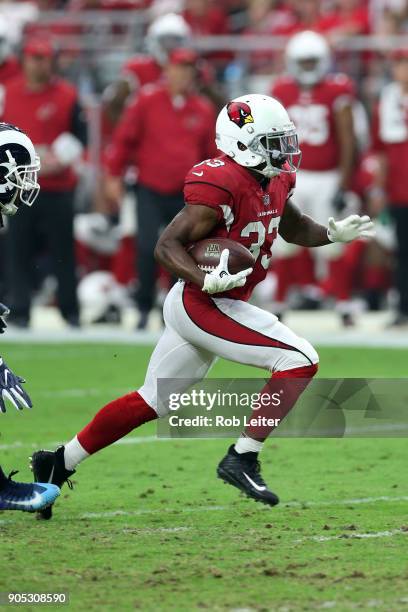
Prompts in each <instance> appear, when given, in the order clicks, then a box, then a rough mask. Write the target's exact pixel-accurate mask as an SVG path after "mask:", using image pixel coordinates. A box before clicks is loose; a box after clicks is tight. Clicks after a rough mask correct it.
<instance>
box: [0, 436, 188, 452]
mask: <svg viewBox="0 0 408 612" xmlns="http://www.w3.org/2000/svg"><path fill="white" fill-rule="evenodd" d="M178 439H180V438H178ZM174 441H175V439H174V438H158V437H157V436H143V437H142V436H139V437H133V438H121V439H120V440H118V441H117V442H115V443H114V444H117V445H119V446H121V445H127V444H147V443H149V442H174ZM61 444H63V442H61V441H58V442H46V443H39V442H19V441H17V442H12V443H11V444H0V451H2V450H13V449H15V448H51V449H52V448H56V447H57V446H60V445H61Z"/></svg>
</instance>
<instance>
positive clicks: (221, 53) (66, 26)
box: [0, 0, 408, 341]
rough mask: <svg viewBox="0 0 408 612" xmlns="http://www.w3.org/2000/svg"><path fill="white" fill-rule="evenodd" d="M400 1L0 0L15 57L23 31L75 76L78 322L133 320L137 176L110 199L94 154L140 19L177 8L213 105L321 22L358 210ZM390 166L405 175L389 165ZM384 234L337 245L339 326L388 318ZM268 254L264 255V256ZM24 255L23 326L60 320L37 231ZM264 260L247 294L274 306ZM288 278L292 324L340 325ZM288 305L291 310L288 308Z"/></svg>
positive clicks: (330, 299) (276, 64) (147, 47)
mask: <svg viewBox="0 0 408 612" xmlns="http://www.w3.org/2000/svg"><path fill="white" fill-rule="evenodd" d="M407 12H408V9H407V4H406V2H404V1H403V0H393V1H391V0H389V1H387V0H372V1H370V2H368V1H358V0H343V1H341V0H339V1H337V2H336V1H334V0H332V1H331V0H327V1H324V0H322V1H320V2H319V1H318V0H306V1H305V2H302V1H299V0H293V1H292V2H289V1H288V2H280V1H278V0H252V1H250V0H244V1H243V0H241V1H233V0H231V1H225V2H222V3H214V2H202V1H200V0H190V1H188V0H187V1H186V2H182V1H176V0H175V1H171V0H163V1H160V0H157V1H154V2H141V1H140V2H137V1H136V0H135V1H134V2H131V1H129V2H128V1H120V0H118V1H115V0H112V1H107V2H96V1H95V2H86V1H84V2H38V3H28V2H15V3H4V4H2V5H1V6H0V17H4V18H5V19H6V20H7V23H8V24H9V25H8V27H7V32H3V36H6V37H7V38H8V41H9V43H10V46H11V51H12V52H13V54H15V55H16V56H17V58H19V57H21V55H23V54H24V45H25V44H27V42H30V41H32V40H34V41H38V40H41V41H43V42H44V41H45V42H46V43H47V44H51V45H52V47H53V50H54V51H55V55H54V58H55V68H56V71H57V73H59V74H60V75H61V76H62V77H63V78H65V79H67V80H69V81H71V82H72V83H73V84H74V85H75V87H76V88H77V90H78V94H79V98H80V100H81V104H82V106H83V108H84V109H85V113H86V122H87V126H88V146H87V147H86V149H85V151H84V154H83V156H82V159H81V160H78V162H76V163H75V173H76V174H77V176H78V183H77V188H76V190H75V195H74V198H75V216H76V219H75V237H76V241H75V248H76V263H77V275H78V279H79V280H80V281H81V282H80V285H79V297H80V303H81V310H82V315H81V316H82V322H83V323H85V325H86V324H88V323H89V322H93V321H95V320H98V319H101V320H102V321H103V322H105V321H106V320H107V321H108V322H122V325H124V326H125V328H127V329H130V328H134V327H135V326H136V325H137V323H138V321H139V320H140V319H139V314H138V312H137V308H135V303H134V297H135V294H136V292H137V283H138V279H137V271H136V267H135V263H134V262H135V258H136V257H137V255H136V253H135V251H136V252H137V237H136V248H135V245H134V239H133V236H134V235H135V234H136V236H137V227H136V219H135V204H134V191H133V189H132V184H134V182H135V180H136V182H137V179H135V176H134V171H133V172H132V171H130V172H128V173H127V175H126V179H125V183H126V182H127V183H128V185H129V187H128V188H127V189H126V190H125V192H124V196H123V198H121V201H120V202H118V201H113V200H112V198H110V197H109V189H108V187H107V185H106V174H107V170H106V167H105V165H104V159H105V157H106V152H107V151H108V150H109V145H110V142H111V140H112V137H113V135H114V133H115V126H116V125H117V124H118V122H119V120H120V117H121V115H122V114H123V106H124V105H123V99H122V101H121V102H120V103H119V105H118V102H117V100H118V87H119V86H120V84H121V83H123V81H125V80H128V82H129V84H130V85H129V89H130V96H129V98H128V101H129V100H130V99H132V97H134V96H136V97H137V96H138V94H139V93H140V88H141V83H140V82H139V83H137V80H136V79H135V75H133V76H132V78H131V76H130V69H129V66H131V62H132V58H133V57H134V56H135V55H137V54H140V53H141V54H143V55H144V56H146V55H149V54H150V56H151V54H152V52H153V53H154V50H153V47H152V44H151V40H150V39H149V36H147V32H148V31H149V27H150V26H151V24H152V23H154V22H155V20H156V22H157V20H158V19H160V17H162V16H163V15H169V14H172V13H178V14H180V15H182V16H183V18H184V19H185V21H186V22H187V24H188V27H189V28H190V33H189V34H187V35H186V37H185V39H184V40H183V44H182V46H189V47H190V46H191V47H193V48H194V49H196V50H197V51H198V53H199V55H200V58H201V59H200V60H199V62H198V65H199V69H198V76H197V87H198V89H200V91H201V92H202V93H204V94H205V95H206V96H208V97H209V98H210V99H211V101H212V102H213V103H214V107H215V108H216V109H217V108H219V107H220V105H222V104H223V103H224V102H225V101H226V100H228V99H229V98H231V97H233V96H236V95H239V94H241V93H243V92H253V91H257V92H261V93H263V92H265V93H268V92H269V91H270V89H271V86H272V84H273V82H274V80H275V79H276V78H277V77H279V75H281V74H282V71H283V70H284V57H283V50H284V48H285V45H286V43H287V41H288V38H290V36H291V35H292V34H294V33H296V32H299V31H301V30H302V29H305V28H306V29H314V30H316V31H318V32H321V33H322V34H324V35H325V36H326V37H327V39H328V41H329V43H330V45H331V48H332V51H333V62H332V70H333V71H336V72H338V71H342V72H345V73H346V74H347V75H348V76H350V77H351V78H352V79H353V80H354V83H355V85H356V91H357V99H358V101H359V102H360V103H361V106H359V109H358V112H357V114H356V115H355V129H356V133H357V137H358V162H356V177H355V181H354V186H353V190H354V191H355V192H356V193H357V194H358V196H359V198H360V203H359V205H358V207H359V209H360V210H361V211H367V210H368V212H370V197H371V196H370V188H371V187H372V180H373V179H372V175H373V165H374V166H375V161H374V160H373V158H372V156H371V150H370V148H371V120H372V114H373V109H374V107H375V104H376V102H377V100H378V96H379V94H380V92H381V90H382V88H383V86H384V85H385V84H386V83H387V82H389V80H390V78H391V75H390V64H391V59H390V58H391V51H392V50H393V49H395V48H399V47H401V46H403V45H404V44H406V41H405V36H406V29H407V27H408V26H407V23H408V22H407ZM10 24H11V25H10ZM3 29H4V28H3ZM129 60H130V62H129ZM0 79H1V75H0ZM5 86H6V85H5ZM3 119H4V120H7V117H3ZM163 137H164V138H165V135H164V136H163ZM197 161H200V160H197ZM398 180H401V181H403V180H404V179H403V175H402V174H399V176H398ZM297 202H298V204H299V205H302V202H300V201H299V200H297ZM6 233H7V229H5V230H3V236H2V238H1V245H2V246H1V248H2V252H3V257H2V276H1V280H2V295H3V296H4V299H6V297H7V295H8V294H9V293H10V284H11V285H12V284H13V283H14V282H15V278H13V276H12V275H10V274H8V273H7V271H8V270H10V265H12V262H11V261H10V257H12V256H13V255H10V253H9V250H8V249H7V248H5V247H4V243H5V242H6V240H5V238H4V234H6ZM394 247H395V238H394V237H393V233H392V230H391V229H390V228H389V227H388V220H387V219H386V220H385V226H384V225H383V224H382V225H381V231H380V238H379V240H377V241H376V243H375V244H374V245H370V246H369V247H367V248H365V249H361V248H357V249H356V248H354V252H353V249H351V250H350V257H349V259H348V261H347V264H346V265H347V266H348V269H347V274H348V275H349V276H350V278H351V283H352V288H351V289H350V295H349V298H350V299H349V300H348V304H349V308H350V312H351V313H352V316H351V317H350V319H351V323H356V324H357V325H356V329H355V330H354V331H353V332H352V333H354V334H355V335H356V334H357V336H358V333H359V331H362V332H364V331H366V332H367V331H369V332H370V334H372V333H376V334H377V333H378V334H380V335H381V334H382V332H383V331H384V328H385V326H386V325H387V324H388V323H389V322H390V321H391V320H392V315H391V312H392V310H393V308H395V306H396V303H397V300H398V296H397V294H396V292H395V290H394V283H393V278H394V267H395V253H394ZM277 259H278V258H277V255H275V258H274V261H275V262H276V261H277ZM33 262H34V271H33V272H34V273H33V279H34V281H33V286H32V291H33V295H34V302H33V304H34V308H33V316H32V327H33V328H34V330H42V331H46V330H47V329H61V330H62V329H64V322H63V320H62V318H61V317H60V316H59V314H58V311H57V310H56V309H55V308H53V305H54V304H55V288H56V282H55V278H54V276H53V273H52V268H53V261H52V257H51V258H50V254H49V253H47V247H46V245H45V246H44V244H43V243H42V242H41V240H39V244H38V247H36V252H35V256H34V259H33ZM275 271H276V265H275V266H274V265H272V268H271V273H270V275H269V277H268V280H267V282H266V283H265V284H264V286H263V287H262V288H261V289H260V291H258V293H257V295H256V296H255V299H256V300H257V302H258V303H259V304H260V305H263V306H265V307H267V308H270V309H275V310H276V309H277V307H278V305H277V304H276V278H275ZM95 272H97V273H96V274H95ZM336 274H338V275H339V277H341V276H343V274H344V269H342V268H340V271H339V272H336ZM84 278H85V281H84ZM332 280H333V279H332ZM337 280H338V281H339V282H340V278H338V279H335V283H336V282H337ZM168 283H169V279H168V278H167V277H166V275H165V274H160V275H159V278H158V296H157V303H156V304H157V307H158V309H157V310H156V311H155V312H153V314H152V316H150V319H149V321H148V325H147V326H146V328H147V330H149V331H153V332H157V331H158V330H159V329H160V326H161V318H160V314H159V310H160V304H161V302H162V301H163V297H164V295H165V292H166V290H167V288H168ZM299 284H300V285H301V284H302V270H301V271H300V281H298V282H297V283H296V288H297V290H294V289H293V288H289V291H288V292H285V298H284V299H285V301H286V304H285V305H284V307H285V309H288V310H289V311H290V314H289V315H287V316H288V321H289V324H292V325H295V327H297V328H298V329H299V331H303V328H304V329H308V330H310V326H312V328H315V327H317V321H318V322H319V323H318V327H319V330H320V331H322V332H323V333H330V334H337V333H339V332H340V330H341V323H342V318H341V316H340V315H341V314H342V311H341V306H340V309H339V313H338V314H337V313H336V308H334V305H335V301H336V300H335V296H334V295H330V290H329V291H328V293H327V292H326V294H325V295H324V299H323V300H320V299H319V300H315V299H310V295H309V293H308V292H307V291H306V292H303V291H302V290H301V289H302V287H300V288H299ZM318 307H319V308H320V307H323V308H324V313H322V312H319V313H313V312H312V311H309V312H307V311H306V312H304V309H305V308H306V309H309V308H312V309H315V308H318ZM279 308H282V304H281V305H279ZM299 309H300V310H301V312H302V314H301V315H298V314H296V311H297V310H299ZM315 321H316V324H315ZM16 323H18V321H16ZM343 323H344V320H343ZM348 323H350V320H349V321H346V324H348ZM357 336H356V337H357ZM398 341H401V338H399V339H398Z"/></svg>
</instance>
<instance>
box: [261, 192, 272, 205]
mask: <svg viewBox="0 0 408 612" xmlns="http://www.w3.org/2000/svg"><path fill="white" fill-rule="evenodd" d="M262 200H263V203H264V206H269V204H270V203H271V196H270V195H269V193H265V194H264V195H263V196H262Z"/></svg>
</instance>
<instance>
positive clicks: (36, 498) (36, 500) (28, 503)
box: [4, 491, 42, 506]
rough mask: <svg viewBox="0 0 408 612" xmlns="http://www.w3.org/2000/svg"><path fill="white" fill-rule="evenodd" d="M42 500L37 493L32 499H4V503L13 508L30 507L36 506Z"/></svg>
mask: <svg viewBox="0 0 408 612" xmlns="http://www.w3.org/2000/svg"><path fill="white" fill-rule="evenodd" d="M41 500H42V497H41V495H40V493H38V491H36V492H35V494H34V497H32V498H31V499H26V500H24V501H15V500H14V499H5V500H4V501H5V502H6V503H7V504H12V505H14V506H32V505H33V504H38V503H39V502H40V501H41Z"/></svg>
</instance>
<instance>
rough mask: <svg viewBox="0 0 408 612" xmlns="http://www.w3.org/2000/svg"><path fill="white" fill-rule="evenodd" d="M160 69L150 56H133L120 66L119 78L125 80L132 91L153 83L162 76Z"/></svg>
mask: <svg viewBox="0 0 408 612" xmlns="http://www.w3.org/2000/svg"><path fill="white" fill-rule="evenodd" d="M162 72H163V70H162V67H161V66H160V65H159V64H158V63H157V62H156V60H155V59H154V58H153V57H152V56H151V55H143V54H141V53H140V54H139V55H135V56H133V57H131V58H129V59H128V60H127V61H126V62H125V63H124V64H123V66H122V70H121V76H122V77H124V78H126V79H127V80H128V81H129V82H130V83H131V85H132V88H133V89H139V87H142V86H143V85H148V84H149V83H155V82H156V81H158V80H159V79H160V77H161V76H162Z"/></svg>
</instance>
